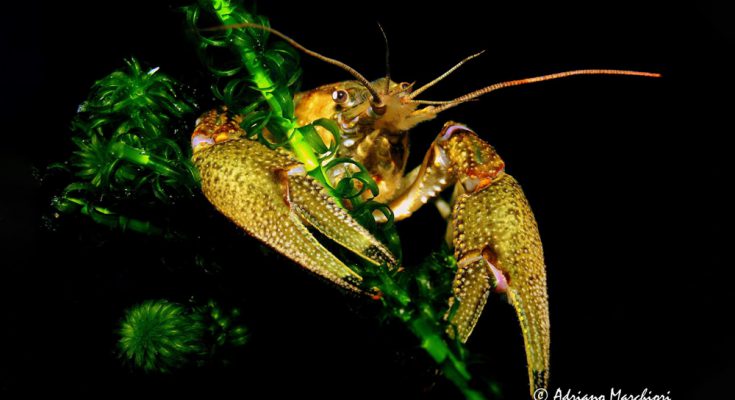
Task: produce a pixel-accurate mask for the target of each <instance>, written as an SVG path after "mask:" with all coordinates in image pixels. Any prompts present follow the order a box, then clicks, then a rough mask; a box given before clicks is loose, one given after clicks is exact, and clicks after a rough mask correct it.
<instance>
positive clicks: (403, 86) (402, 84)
mask: <svg viewBox="0 0 735 400" xmlns="http://www.w3.org/2000/svg"><path fill="white" fill-rule="evenodd" d="M410 87H411V84H410V83H408V82H401V90H406V89H408V88H410Z"/></svg>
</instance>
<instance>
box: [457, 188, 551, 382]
mask: <svg viewBox="0 0 735 400" xmlns="http://www.w3.org/2000/svg"><path fill="white" fill-rule="evenodd" d="M453 220H454V246H455V256H456V257H457V260H458V262H459V265H460V268H459V271H458V275H457V279H456V280H455V294H456V295H457V297H458V298H459V300H460V307H459V309H458V310H457V312H456V314H455V316H454V319H453V322H455V323H456V324H457V329H458V331H459V334H460V336H461V338H462V339H463V340H464V339H466V337H467V336H469V334H470V333H471V332H472V329H473V327H474V324H475V323H476V321H477V318H478V317H479V313H480V311H481V310H482V307H483V306H484V304H485V301H486V299H487V292H488V288H489V287H490V283H492V284H493V285H494V286H495V287H496V290H498V291H506V293H507V295H508V298H509V300H510V302H511V303H512V304H513V306H514V307H515V309H516V312H517V315H518V319H519V321H520V324H521V328H522V330H523V337H524V341H525V347H526V355H527V359H528V372H529V379H530V381H531V382H532V383H533V384H532V388H531V392H532V393H533V391H534V390H535V389H536V388H540V387H545V386H546V383H547V380H548V369H549V312H548V297H547V294H546V270H545V267H544V258H543V249H542V247H541V240H540V238H539V233H538V227H537V225H536V220H535V218H534V216H533V213H532V212H531V208H530V206H529V204H528V201H527V200H526V197H525V195H524V194H523V191H522V190H521V187H520V185H519V184H518V182H516V180H515V179H514V178H513V177H511V176H510V175H507V174H502V175H500V176H499V177H498V178H497V179H495V180H494V181H493V182H492V184H490V185H489V186H488V187H486V188H484V189H482V190H479V191H477V192H475V193H467V194H462V195H460V196H459V197H458V198H457V200H456V203H455V206H454V209H453ZM488 279H490V280H492V282H491V281H489V280H488ZM505 285H507V287H506V286H505Z"/></svg>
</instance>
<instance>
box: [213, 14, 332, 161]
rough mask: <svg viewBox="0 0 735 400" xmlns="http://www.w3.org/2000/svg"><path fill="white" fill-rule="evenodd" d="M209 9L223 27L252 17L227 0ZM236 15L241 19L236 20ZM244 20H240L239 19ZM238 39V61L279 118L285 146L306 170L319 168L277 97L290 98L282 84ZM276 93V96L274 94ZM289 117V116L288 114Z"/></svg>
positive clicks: (248, 43)
mask: <svg viewBox="0 0 735 400" xmlns="http://www.w3.org/2000/svg"><path fill="white" fill-rule="evenodd" d="M211 2H212V7H213V9H214V11H215V13H216V14H217V17H219V19H220V21H222V23H223V24H224V25H234V24H238V23H243V22H253V20H252V16H251V15H250V14H248V13H247V12H245V11H244V10H242V9H238V7H237V6H236V5H233V4H232V3H231V2H230V1H228V0H211ZM236 16H239V17H241V18H236ZM242 17H244V20H243V19H242ZM238 40H241V41H242V42H243V43H242V45H241V46H237V49H238V50H239V53H240V54H239V55H240V58H241V60H242V62H243V65H245V68H246V69H247V70H248V72H249V73H250V76H251V79H252V82H253V83H254V84H255V86H256V87H257V88H258V90H259V91H260V92H261V93H262V95H263V98H264V99H265V101H266V102H267V103H268V105H269V106H270V108H271V110H272V111H273V112H274V113H275V114H277V116H279V117H281V118H280V119H279V122H278V125H279V126H280V127H281V129H283V131H284V132H286V134H287V137H288V142H289V145H291V148H292V150H293V152H294V154H295V155H296V158H297V159H298V160H299V161H300V162H301V163H302V164H304V166H305V167H306V170H307V171H312V170H314V169H317V168H321V165H320V163H319V157H318V155H317V154H315V153H314V151H313V149H312V147H311V146H310V145H309V144H308V143H307V142H306V141H305V140H304V137H303V135H302V134H301V133H300V132H299V131H298V130H297V129H296V128H297V126H296V121H295V118H294V116H293V112H290V113H286V112H284V111H285V110H284V109H283V107H281V104H280V103H279V102H278V99H279V98H287V99H290V98H291V97H292V96H291V93H290V91H289V90H288V88H287V87H286V86H284V85H276V84H275V83H274V82H273V81H272V80H271V78H270V75H269V73H268V71H267V70H266V69H265V68H264V67H263V64H262V63H261V61H260V59H259V57H258V54H257V53H256V52H255V51H254V50H253V49H254V47H255V44H254V43H253V42H252V40H251V39H250V38H249V37H248V36H247V35H245V34H243V35H238ZM273 93H276V94H277V95H274V94H273ZM289 114H290V115H289Z"/></svg>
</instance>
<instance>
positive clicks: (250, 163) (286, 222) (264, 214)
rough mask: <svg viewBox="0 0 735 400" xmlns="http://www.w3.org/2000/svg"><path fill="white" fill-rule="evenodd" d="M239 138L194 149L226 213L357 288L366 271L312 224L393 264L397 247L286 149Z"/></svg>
mask: <svg viewBox="0 0 735 400" xmlns="http://www.w3.org/2000/svg"><path fill="white" fill-rule="evenodd" d="M203 120H204V121H205V122H204V123H206V121H207V120H206V118H204V119H203ZM210 120H212V121H218V120H222V118H219V119H211V118H210ZM225 123H227V122H225ZM199 128H201V129H199ZM210 131H211V132H218V129H216V127H214V128H213V127H207V126H203V127H198V129H197V131H195V134H196V135H204V136H206V135H207V132H210ZM233 136H234V137H231V138H228V139H227V140H220V141H217V142H214V143H211V144H210V145H204V146H201V147H200V148H199V149H195V154H194V158H193V159H194V163H195V165H196V166H197V168H198V170H199V174H200V176H201V185H202V191H203V192H204V195H205V196H206V197H207V199H208V200H209V201H210V202H211V203H212V204H213V205H214V206H215V207H216V208H217V209H218V210H219V211H220V212H221V213H222V214H224V215H225V216H226V217H228V218H229V219H230V220H232V221H233V222H234V223H235V224H237V225H238V226H240V227H241V228H242V229H244V230H245V231H247V232H248V233H249V234H250V235H251V236H254V237H255V238H257V239H259V240H261V241H262V242H263V243H265V244H267V245H268V246H270V247H272V248H274V249H275V250H276V251H278V252H280V253H281V254H283V255H285V256H286V257H288V258H290V259H292V260H293V261H295V262H297V263H298V264H300V265H302V266H303V267H305V268H307V269H308V270H310V271H312V272H314V273H316V274H318V275H320V276H322V277H324V278H326V279H328V280H330V281H332V282H334V283H336V284H338V285H340V286H343V287H345V288H348V289H351V290H359V283H360V282H361V280H362V278H361V277H360V275H359V274H358V273H357V272H355V271H353V270H352V269H351V268H349V267H348V266H347V265H345V264H344V263H343V262H342V261H340V260H339V259H338V258H337V257H335V256H334V255H333V254H332V253H331V252H330V251H329V250H327V249H326V248H325V247H324V246H323V245H322V243H320V242H319V241H318V240H317V239H316V238H315V237H314V235H313V234H312V233H311V232H310V231H309V229H308V227H312V228H314V229H317V230H318V231H320V232H321V233H322V234H323V235H324V236H326V237H327V238H329V239H331V240H333V241H335V242H337V243H338V244H339V245H341V246H343V247H345V248H346V249H348V250H350V251H352V252H354V253H355V254H357V255H359V256H361V257H363V258H365V259H366V260H368V261H369V262H371V263H373V264H375V265H378V266H380V265H388V266H395V264H396V259H395V258H394V256H393V255H392V254H391V252H390V251H389V250H388V249H387V248H386V247H385V246H384V245H383V244H382V243H380V242H379V241H378V240H377V239H375V238H374V237H373V236H372V235H370V233H369V232H368V231H367V230H366V229H365V228H363V227H362V226H361V225H360V224H359V223H357V221H355V220H354V219H353V218H352V217H351V216H350V214H349V213H348V212H347V211H346V210H345V209H343V208H341V207H340V206H339V205H337V203H336V202H335V201H334V199H333V198H332V197H331V196H329V195H328V194H327V192H326V190H325V189H324V187H322V185H321V184H320V183H319V182H317V181H316V180H315V179H313V178H312V177H310V176H308V175H306V174H305V171H304V166H303V165H302V164H300V163H298V162H297V161H296V160H294V159H293V158H292V157H291V156H290V155H288V154H287V153H285V152H279V151H275V150H272V149H270V148H268V147H267V146H265V145H262V144H260V143H258V142H256V141H253V140H248V139H242V138H237V136H239V135H233Z"/></svg>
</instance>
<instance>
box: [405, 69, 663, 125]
mask: <svg viewBox="0 0 735 400" xmlns="http://www.w3.org/2000/svg"><path fill="white" fill-rule="evenodd" d="M576 75H628V76H644V77H648V78H660V77H661V74H658V73H654V72H639V71H627V70H618V69H578V70H573V71H565V72H558V73H555V74H549V75H542V76H536V77H533V78H525V79H517V80H513V81H507V82H500V83H496V84H493V85H490V86H486V87H484V88H482V89H478V90H475V91H474V92H470V93H467V94H466V95H464V96H460V97H457V98H456V99H454V100H450V101H449V102H448V103H446V104H443V105H440V106H438V107H433V106H429V107H426V108H423V109H421V110H417V111H422V110H427V109H428V110H427V111H424V112H431V113H434V114H438V113H440V112H442V111H444V110H447V109H450V108H452V107H455V106H458V105H460V104H462V103H465V102H467V101H470V100H473V99H475V98H477V97H480V96H482V95H483V94H486V93H490V92H493V91H495V90H498V89H503V88H507V87H511V86H520V85H525V84H528V83H536V82H543V81H550V80H553V79H561V78H568V77H570V76H576ZM414 93H415V92H414Z"/></svg>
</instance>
